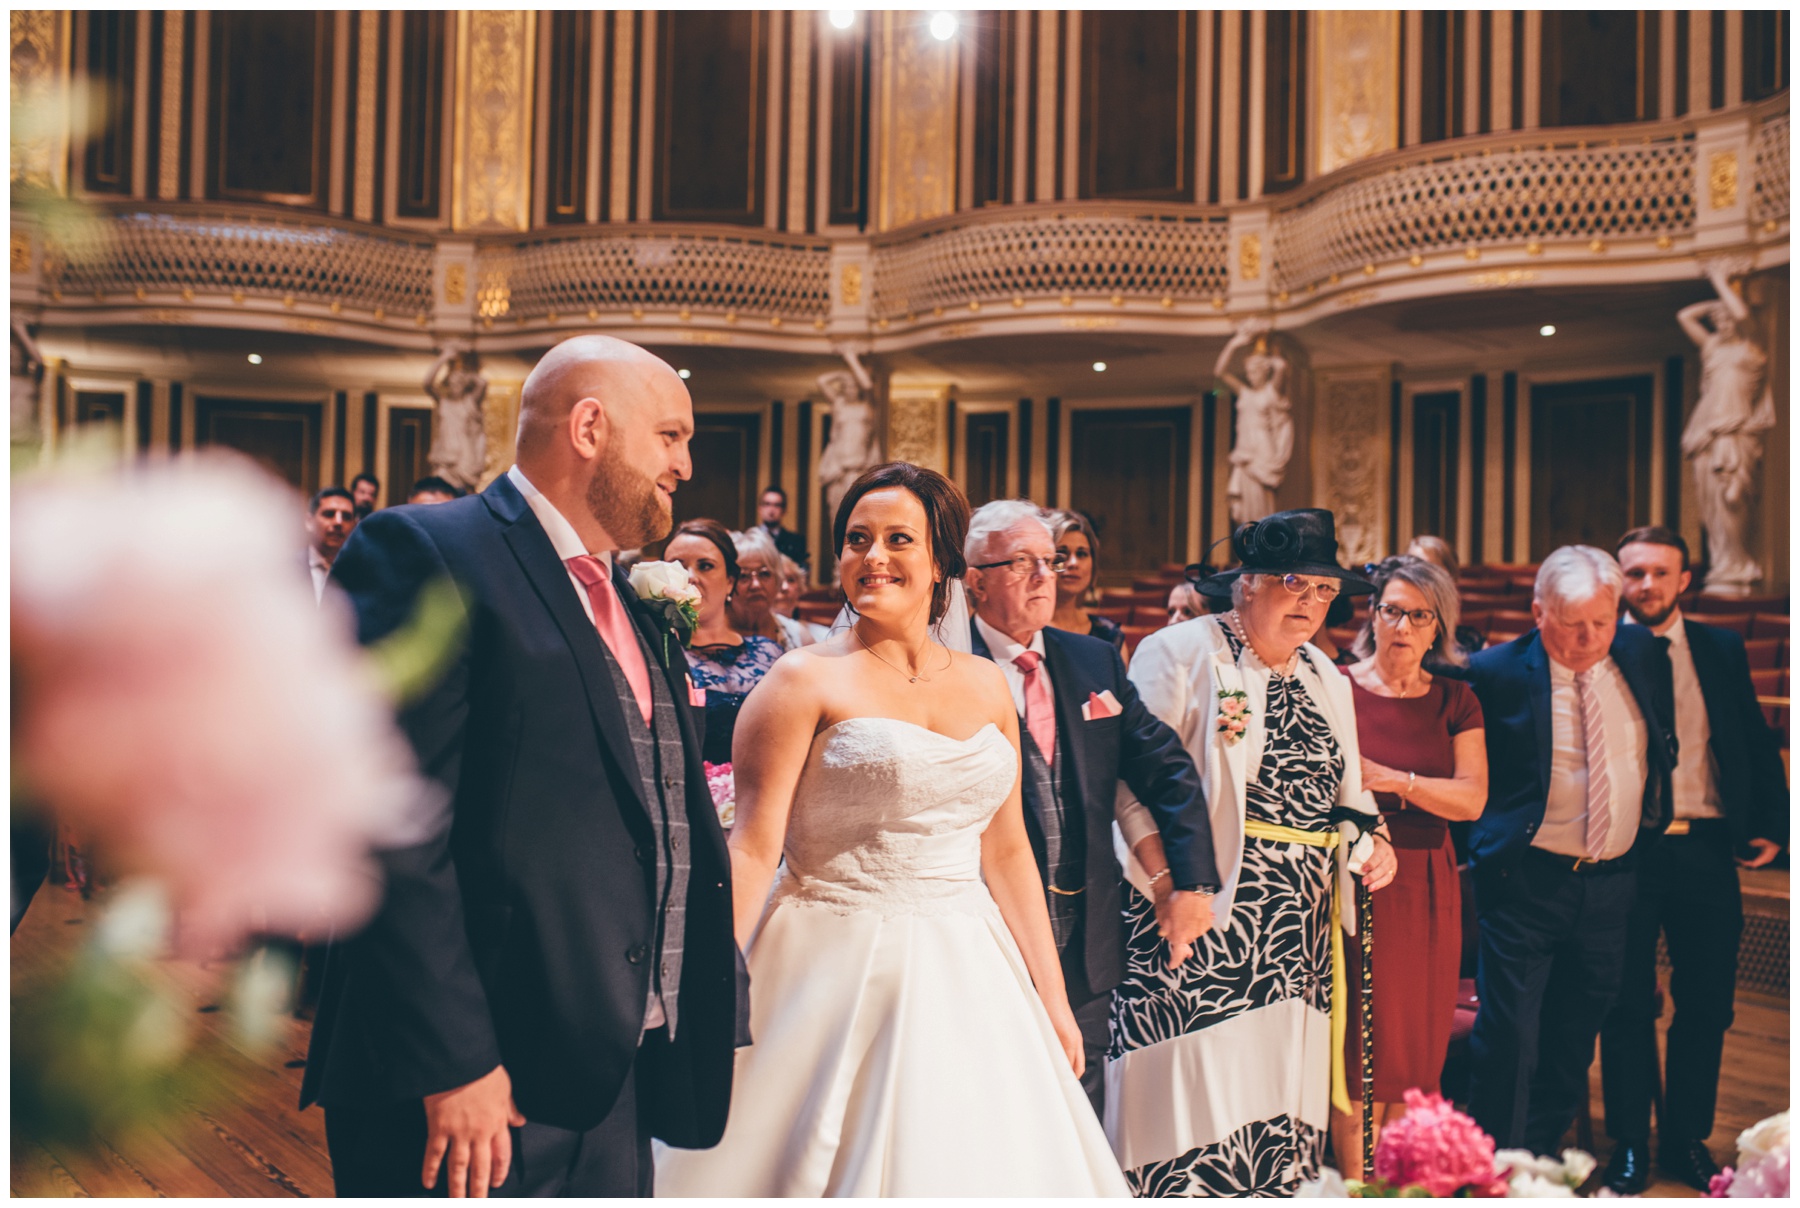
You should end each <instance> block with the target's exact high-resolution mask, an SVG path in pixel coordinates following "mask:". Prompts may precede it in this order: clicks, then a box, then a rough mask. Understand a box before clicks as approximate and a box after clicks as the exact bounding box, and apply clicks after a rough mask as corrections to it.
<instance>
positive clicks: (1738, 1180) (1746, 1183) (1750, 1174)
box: [1725, 1148, 1789, 1200]
mask: <svg viewBox="0 0 1800 1208" xmlns="http://www.w3.org/2000/svg"><path fill="white" fill-rule="evenodd" d="M1788 1178H1789V1171H1788V1151H1787V1150H1786V1149H1785V1148H1783V1149H1780V1150H1777V1151H1775V1152H1773V1153H1769V1154H1766V1155H1764V1156H1763V1158H1762V1159H1761V1160H1760V1161H1756V1162H1745V1163H1743V1164H1742V1165H1740V1166H1739V1167H1738V1168H1737V1175H1736V1177H1735V1178H1733V1179H1732V1180H1731V1187H1730V1189H1729V1190H1727V1191H1726V1192H1725V1194H1726V1195H1727V1196H1729V1197H1730V1198H1732V1199H1734V1200H1736V1199H1758V1200H1785V1199H1787V1198H1788Z"/></svg>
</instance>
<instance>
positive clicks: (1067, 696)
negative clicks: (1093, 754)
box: [1044, 629, 1087, 814]
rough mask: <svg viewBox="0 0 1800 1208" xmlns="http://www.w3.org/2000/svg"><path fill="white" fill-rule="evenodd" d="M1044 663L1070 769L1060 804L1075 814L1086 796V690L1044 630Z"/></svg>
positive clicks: (1059, 643)
mask: <svg viewBox="0 0 1800 1208" xmlns="http://www.w3.org/2000/svg"><path fill="white" fill-rule="evenodd" d="M1044 662H1045V664H1047V665H1048V667H1049V668H1050V689H1051V693H1052V695H1053V696H1054V697H1055V701H1056V726H1057V729H1058V730H1059V731H1060V732H1061V733H1062V734H1063V735H1064V736H1065V737H1064V738H1063V740H1062V742H1061V743H1060V744H1059V745H1060V746H1061V747H1062V749H1063V750H1064V751H1065V752H1066V753H1067V754H1068V756H1069V766H1068V767H1066V768H1064V769H1063V772H1062V783H1063V804H1064V806H1065V810H1066V812H1067V813H1069V814H1074V813H1075V811H1077V810H1080V809H1081V808H1082V807H1083V806H1084V805H1085V804H1086V802H1085V800H1084V798H1085V797H1086V796H1087V794H1086V793H1085V792H1083V789H1084V788H1085V787H1086V785H1087V751H1086V749H1085V748H1086V746H1087V730H1086V723H1085V722H1084V721H1083V720H1082V716H1081V706H1082V705H1083V704H1085V703H1087V689H1086V688H1085V687H1084V686H1083V683H1082V680H1081V677H1080V675H1079V674H1078V673H1077V672H1076V670H1075V661H1074V660H1073V659H1072V658H1070V657H1069V652H1068V650H1067V648H1066V647H1065V646H1064V645H1063V640H1062V635H1061V634H1060V633H1059V632H1052V631H1051V630H1049V629H1046V630H1044Z"/></svg>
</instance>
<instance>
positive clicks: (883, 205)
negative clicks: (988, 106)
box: [870, 10, 957, 231]
mask: <svg viewBox="0 0 1800 1208" xmlns="http://www.w3.org/2000/svg"><path fill="white" fill-rule="evenodd" d="M870 15H871V16H874V15H875V14H873V13H871V14H870ZM880 19H881V28H880V31H879V32H880V41H879V43H878V46H879V47H880V51H881V70H880V75H879V77H878V78H879V79H880V81H881V98H880V103H879V105H878V107H877V109H876V121H877V123H878V125H877V130H878V131H879V133H878V135H877V137H876V144H875V145H876V146H877V147H878V148H879V149H880V159H879V170H878V173H877V178H878V180H879V181H880V184H879V189H880V192H879V194H878V195H877V197H876V199H875V202H876V206H875V225H876V228H877V229H878V230H883V231H891V230H893V229H894V228H895V227H903V226H906V225H908V224H909V223H914V222H923V221H924V220H926V219H928V218H938V217H941V216H942V215H945V214H949V213H951V212H952V211H954V210H955V209H956V95H957V88H956V83H957V80H956V55H957V51H956V44H955V42H953V41H952V42H939V41H937V40H936V39H935V38H933V37H932V36H931V33H930V31H929V30H928V29H927V28H926V24H925V19H924V14H923V13H919V12H912V11H907V12H894V11H891V10H884V11H882V12H881V13H880Z"/></svg>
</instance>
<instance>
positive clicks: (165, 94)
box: [156, 10, 187, 200]
mask: <svg viewBox="0 0 1800 1208" xmlns="http://www.w3.org/2000/svg"><path fill="white" fill-rule="evenodd" d="M186 40H187V14H186V13H183V12H180V11H178V10H177V11H165V12H164V13H163V68H162V98H161V104H162V121H161V125H160V127H159V128H158V130H157V134H156V141H157V148H158V149H157V158H156V195H157V196H158V197H161V198H164V199H166V200H173V199H174V198H177V197H180V196H181V126H182V121H181V85H182V81H183V80H184V79H185V78H186V71H185V66H186V60H187V46H186Z"/></svg>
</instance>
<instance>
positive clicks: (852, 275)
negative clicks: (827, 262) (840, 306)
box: [838, 264, 863, 306]
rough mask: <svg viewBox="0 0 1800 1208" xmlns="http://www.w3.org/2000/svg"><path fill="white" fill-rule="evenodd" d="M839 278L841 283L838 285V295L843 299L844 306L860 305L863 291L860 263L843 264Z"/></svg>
mask: <svg viewBox="0 0 1800 1208" xmlns="http://www.w3.org/2000/svg"><path fill="white" fill-rule="evenodd" d="M839 280H840V282H841V284H840V285H839V287H838V297H839V298H840V299H842V300H843V303H844V305H845V306H860V305H862V291H863V270H862V265H860V264H846V265H845V266H844V271H843V273H842V274H841V275H840V277H839Z"/></svg>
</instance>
